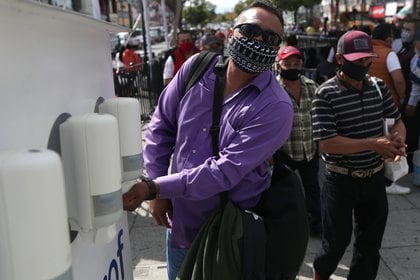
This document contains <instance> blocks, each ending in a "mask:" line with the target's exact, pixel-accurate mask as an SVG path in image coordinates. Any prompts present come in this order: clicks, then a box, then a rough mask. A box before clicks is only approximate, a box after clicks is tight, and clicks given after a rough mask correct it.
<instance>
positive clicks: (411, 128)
mask: <svg viewBox="0 0 420 280" xmlns="http://www.w3.org/2000/svg"><path fill="white" fill-rule="evenodd" d="M402 119H403V122H404V125H405V129H406V130H407V136H406V138H405V139H406V140H405V143H406V144H407V148H406V151H407V162H408V165H409V167H410V172H412V171H413V153H414V151H416V150H417V149H418V148H419V134H420V125H419V123H420V103H418V104H417V107H416V113H415V115H414V116H413V117H408V116H407V115H405V113H404V112H402Z"/></svg>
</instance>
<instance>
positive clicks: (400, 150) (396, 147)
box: [374, 132, 407, 161]
mask: <svg viewBox="0 0 420 280" xmlns="http://www.w3.org/2000/svg"><path fill="white" fill-rule="evenodd" d="M405 147H406V145H405V143H404V139H403V138H402V137H401V136H400V135H399V134H398V132H394V133H392V134H390V135H387V136H384V137H380V138H377V139H376V141H375V147H374V151H375V152H377V153H378V154H379V155H381V156H382V159H383V160H385V161H399V160H400V158H401V156H407V154H406V152H405Z"/></svg>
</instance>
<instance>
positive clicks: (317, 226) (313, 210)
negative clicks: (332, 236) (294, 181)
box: [295, 155, 321, 232]
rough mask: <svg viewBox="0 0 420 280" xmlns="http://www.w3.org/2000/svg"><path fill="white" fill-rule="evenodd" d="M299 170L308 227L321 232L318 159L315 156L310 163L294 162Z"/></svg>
mask: <svg viewBox="0 0 420 280" xmlns="http://www.w3.org/2000/svg"><path fill="white" fill-rule="evenodd" d="M295 164H296V169H297V170H299V174H300V178H301V179H302V185H303V189H304V191H305V199H306V210H307V211H308V213H309V215H310V217H309V227H310V229H311V230H315V231H319V232H320V231H321V203H320V188H319V180H318V170H319V157H318V155H315V156H314V158H313V159H312V160H310V161H306V160H305V161H300V162H295Z"/></svg>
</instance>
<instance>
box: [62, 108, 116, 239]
mask: <svg viewBox="0 0 420 280" xmlns="http://www.w3.org/2000/svg"><path fill="white" fill-rule="evenodd" d="M60 143H61V154H62V160H63V167H64V175H65V180H66V190H67V196H68V204H69V216H70V221H71V227H72V229H74V230H78V231H80V232H81V233H89V234H84V237H85V239H86V238H87V239H88V240H90V241H93V242H108V241H110V240H111V239H113V238H114V237H115V234H116V232H115V223H116V222H117V221H118V220H119V218H120V217H121V215H122V213H123V210H122V191H121V172H120V170H121V165H120V157H119V155H120V151H119V141H118V125H117V120H116V119H115V117H113V116H111V115H108V114H95V113H89V114H84V115H79V116H73V117H70V118H69V119H68V120H67V121H66V122H64V123H63V124H61V126H60Z"/></svg>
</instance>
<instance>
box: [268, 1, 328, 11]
mask: <svg viewBox="0 0 420 280" xmlns="http://www.w3.org/2000/svg"><path fill="white" fill-rule="evenodd" d="M272 1H273V3H274V4H276V5H277V7H279V8H280V9H282V10H284V11H293V12H294V11H296V10H297V9H299V7H300V6H305V7H312V6H314V5H316V4H319V3H321V0H289V1H284V0H272Z"/></svg>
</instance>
